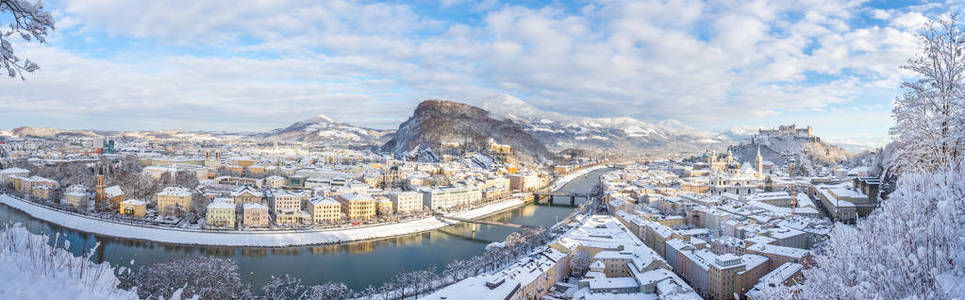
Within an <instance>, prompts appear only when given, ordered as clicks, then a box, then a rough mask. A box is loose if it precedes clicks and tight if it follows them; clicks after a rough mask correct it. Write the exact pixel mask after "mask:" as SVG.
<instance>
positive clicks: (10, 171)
mask: <svg viewBox="0 0 965 300" xmlns="http://www.w3.org/2000/svg"><path fill="white" fill-rule="evenodd" d="M0 174H3V175H13V174H30V171H28V170H26V169H21V168H17V167H13V168H6V169H3V170H0Z"/></svg>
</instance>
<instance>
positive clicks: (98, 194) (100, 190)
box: [94, 167, 107, 204]
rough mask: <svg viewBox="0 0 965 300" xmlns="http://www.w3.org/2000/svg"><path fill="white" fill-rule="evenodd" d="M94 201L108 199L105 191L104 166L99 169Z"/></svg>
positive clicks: (98, 201) (99, 201)
mask: <svg viewBox="0 0 965 300" xmlns="http://www.w3.org/2000/svg"><path fill="white" fill-rule="evenodd" d="M94 193H95V194H94V202H96V203H98V204H99V203H101V201H104V200H106V199H107V194H106V193H104V167H101V168H99V169H97V186H95V188H94Z"/></svg>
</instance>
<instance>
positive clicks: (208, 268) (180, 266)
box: [134, 256, 249, 299]
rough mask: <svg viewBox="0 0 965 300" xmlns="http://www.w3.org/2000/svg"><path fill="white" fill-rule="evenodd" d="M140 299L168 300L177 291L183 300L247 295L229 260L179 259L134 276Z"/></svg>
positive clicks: (242, 296)
mask: <svg viewBox="0 0 965 300" xmlns="http://www.w3.org/2000/svg"><path fill="white" fill-rule="evenodd" d="M134 280H135V283H136V285H137V294H138V295H139V296H140V297H141V298H151V299H160V298H171V295H172V294H174V293H175V292H176V291H177V290H178V289H182V290H181V295H182V296H184V297H192V296H198V297H199V298H200V299H236V298H245V297H246V295H249V294H248V293H247V292H248V289H247V288H245V287H244V286H243V285H242V284H241V278H240V277H239V275H238V264H237V263H235V261H234V260H233V259H231V258H219V257H211V256H191V257H181V258H176V259H174V260H171V261H168V262H160V263H154V264H152V265H148V266H143V267H141V268H139V269H138V271H137V273H136V274H135V279H134Z"/></svg>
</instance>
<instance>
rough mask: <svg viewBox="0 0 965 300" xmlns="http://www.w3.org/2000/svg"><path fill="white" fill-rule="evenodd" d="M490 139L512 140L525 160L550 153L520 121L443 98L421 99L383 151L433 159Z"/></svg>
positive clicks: (468, 149)
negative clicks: (502, 117) (497, 117)
mask: <svg viewBox="0 0 965 300" xmlns="http://www.w3.org/2000/svg"><path fill="white" fill-rule="evenodd" d="M489 141H493V142H496V143H500V144H508V145H509V146H511V147H512V149H513V150H512V151H513V154H514V155H515V156H516V157H517V158H519V159H520V160H523V161H542V160H545V159H547V158H548V157H549V156H550V154H549V152H548V151H547V150H546V148H545V147H544V145H543V144H542V143H541V142H540V141H538V140H537V139H535V138H534V137H533V136H532V135H530V134H529V133H527V132H526V131H525V130H523V128H522V127H520V125H519V124H517V123H516V122H513V121H508V120H500V119H495V118H492V116H491V114H490V112H488V111H486V110H483V109H480V108H478V107H475V106H472V105H468V104H464V103H459V102H452V101H441V100H426V101H423V102H422V103H420V104H419V106H418V107H416V110H415V112H413V113H412V117H410V118H409V119H408V120H406V121H405V122H403V123H402V124H400V125H399V130H397V131H396V132H395V133H394V134H392V139H391V140H389V141H388V142H386V143H385V145H383V146H382V151H384V152H391V153H394V154H395V155H397V156H399V157H407V158H413V159H418V160H423V161H430V160H438V159H439V156H440V155H442V154H460V153H464V152H472V151H479V150H483V149H486V148H487V145H488V143H489Z"/></svg>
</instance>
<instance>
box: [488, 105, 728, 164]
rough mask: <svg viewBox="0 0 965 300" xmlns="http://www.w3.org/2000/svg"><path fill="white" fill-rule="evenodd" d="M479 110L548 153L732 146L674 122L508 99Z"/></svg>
mask: <svg viewBox="0 0 965 300" xmlns="http://www.w3.org/2000/svg"><path fill="white" fill-rule="evenodd" d="M479 106H480V107H481V108H483V109H485V110H488V111H489V112H490V113H492V114H493V116H494V117H497V118H502V119H508V120H512V121H514V122H516V123H519V124H520V125H521V126H522V127H523V129H524V130H526V131H527V132H529V133H530V134H532V135H533V136H534V137H536V138H537V139H538V140H540V141H541V142H543V143H544V144H545V145H546V147H547V148H549V149H552V150H562V149H568V148H581V149H594V150H608V151H613V152H619V151H641V150H643V151H648V152H668V151H674V152H678V151H684V152H688V151H689V152H696V151H702V150H704V149H707V148H721V147H725V146H726V145H725V144H727V143H732V142H734V141H733V140H731V139H730V138H729V137H728V136H726V135H720V134H717V133H713V132H707V131H700V130H695V129H693V128H691V127H689V126H687V125H685V124H683V123H682V122H680V121H677V120H665V121H661V122H659V123H649V122H644V121H640V120H637V119H634V118H631V117H612V118H588V117H580V116H573V115H566V114H561V113H556V112H548V111H543V110H540V109H538V108H536V107H534V106H532V105H530V104H529V103H526V102H525V101H522V100H520V99H517V98H515V97H513V96H509V95H495V96H490V97H488V98H486V99H483V100H482V101H480V104H479Z"/></svg>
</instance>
